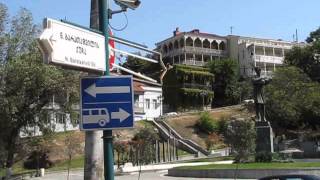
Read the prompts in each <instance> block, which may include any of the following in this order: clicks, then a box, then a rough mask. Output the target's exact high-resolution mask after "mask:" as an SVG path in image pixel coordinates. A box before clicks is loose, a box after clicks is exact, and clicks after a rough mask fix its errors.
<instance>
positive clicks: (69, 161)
mask: <svg viewBox="0 0 320 180" xmlns="http://www.w3.org/2000/svg"><path fill="white" fill-rule="evenodd" d="M71 160H72V156H71V155H69V160H68V176H67V180H69V179H70V165H71Z"/></svg>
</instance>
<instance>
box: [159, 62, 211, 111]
mask: <svg viewBox="0 0 320 180" xmlns="http://www.w3.org/2000/svg"><path fill="white" fill-rule="evenodd" d="M213 80H214V75H213V74H212V73H210V72H209V69H207V68H203V67H194V66H186V65H174V67H173V68H171V69H170V70H168V72H167V74H166V75H165V77H164V80H163V96H164V102H165V103H167V104H169V105H170V107H171V108H172V109H174V110H180V109H182V108H183V109H185V108H186V109H187V108H202V107H203V106H208V105H210V104H211V102H212V99H213V96H214V93H213V91H211V85H212V83H213Z"/></svg>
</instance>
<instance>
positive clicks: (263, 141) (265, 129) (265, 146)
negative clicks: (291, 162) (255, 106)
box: [255, 121, 274, 153]
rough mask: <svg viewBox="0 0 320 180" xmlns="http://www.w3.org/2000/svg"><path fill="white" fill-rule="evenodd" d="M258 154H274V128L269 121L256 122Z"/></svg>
mask: <svg viewBox="0 0 320 180" xmlns="http://www.w3.org/2000/svg"><path fill="white" fill-rule="evenodd" d="M255 125H256V131H257V139H256V153H257V152H271V153H273V152H274V150H273V132H272V127H271V125H270V123H269V122H268V121H260V122H256V123H255Z"/></svg>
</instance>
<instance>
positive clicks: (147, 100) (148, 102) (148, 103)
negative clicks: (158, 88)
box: [146, 99, 150, 109]
mask: <svg viewBox="0 0 320 180" xmlns="http://www.w3.org/2000/svg"><path fill="white" fill-rule="evenodd" d="M146 108H147V109H150V99H146Z"/></svg>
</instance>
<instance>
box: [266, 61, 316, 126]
mask: <svg viewBox="0 0 320 180" xmlns="http://www.w3.org/2000/svg"><path fill="white" fill-rule="evenodd" d="M265 92H266V111H267V119H268V120H269V121H271V122H272V125H273V126H274V127H276V128H277V127H278V128H283V129H288V128H289V129H304V128H318V127H319V125H320V121H319V119H320V109H319V107H320V85H319V83H317V82H312V80H311V79H310V78H309V77H308V75H307V74H305V73H304V72H303V71H302V70H300V69H298V68H296V67H285V68H281V69H279V70H277V71H276V72H275V74H274V77H273V80H272V82H271V83H270V85H268V86H267V87H266V91H265Z"/></svg>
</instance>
